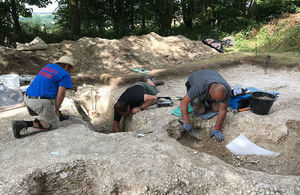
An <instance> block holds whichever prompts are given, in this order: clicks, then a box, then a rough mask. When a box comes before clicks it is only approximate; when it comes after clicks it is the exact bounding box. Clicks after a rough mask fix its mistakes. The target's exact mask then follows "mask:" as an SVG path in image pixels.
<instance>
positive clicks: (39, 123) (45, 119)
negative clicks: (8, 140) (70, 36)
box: [12, 56, 74, 138]
mask: <svg viewBox="0 0 300 195" xmlns="http://www.w3.org/2000/svg"><path fill="white" fill-rule="evenodd" d="M73 67H74V65H73V58H72V57H68V56H62V57H61V58H60V59H59V60H58V61H56V62H55V64H48V65H46V66H45V67H44V68H42V70H41V71H40V72H39V73H38V75H37V76H36V77H35V79H34V80H33V82H32V83H31V85H30V86H29V87H28V89H27V90H26V93H25V95H24V102H25V104H26V107H27V109H28V112H29V114H30V115H31V116H38V118H39V119H37V118H36V119H35V120H34V121H24V120H22V121H12V130H13V134H14V136H15V137H16V138H20V137H22V135H21V132H22V131H23V130H25V129H27V128H28V127H33V128H39V129H42V130H50V129H56V128H58V126H59V122H60V120H65V119H67V118H68V117H66V116H63V115H62V114H61V113H60V111H59V108H60V106H61V104H62V102H63V101H64V98H65V94H66V89H69V88H72V81H71V75H70V73H71V72H72V70H73Z"/></svg>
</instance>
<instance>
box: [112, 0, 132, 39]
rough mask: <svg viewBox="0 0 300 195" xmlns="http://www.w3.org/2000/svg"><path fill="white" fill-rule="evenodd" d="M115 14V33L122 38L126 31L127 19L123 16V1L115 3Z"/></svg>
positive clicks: (118, 0) (119, 0)
mask: <svg viewBox="0 0 300 195" xmlns="http://www.w3.org/2000/svg"><path fill="white" fill-rule="evenodd" d="M115 7H116V14H117V17H116V18H117V21H115V22H116V24H117V31H118V33H119V34H120V35H122V36H124V35H126V34H127V31H128V26H129V25H128V17H127V16H126V15H125V5H124V1H123V0H117V1H116V5H115Z"/></svg>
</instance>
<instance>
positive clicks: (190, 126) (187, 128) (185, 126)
mask: <svg viewBox="0 0 300 195" xmlns="http://www.w3.org/2000/svg"><path fill="white" fill-rule="evenodd" d="M183 128H184V130H186V131H190V130H191V129H192V125H191V124H188V123H183Z"/></svg>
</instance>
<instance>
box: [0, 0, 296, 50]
mask: <svg viewBox="0 0 300 195" xmlns="http://www.w3.org/2000/svg"><path fill="white" fill-rule="evenodd" d="M58 2H59V7H58V9H57V11H56V12H55V13H54V14H53V16H52V15H49V16H47V17H42V16H36V17H34V19H35V20H31V21H28V20H26V18H27V17H29V18H30V17H32V10H30V9H28V8H26V7H25V4H29V5H36V6H38V7H46V6H47V5H48V4H49V3H51V1H50V0H0V45H6V46H12V47H13V46H14V43H15V41H18V42H30V41H31V40H32V39H33V38H34V37H36V36H39V37H41V38H42V39H43V40H44V41H46V42H47V43H51V42H59V41H62V40H65V39H72V40H77V39H78V38H80V37H83V36H89V37H101V38H109V39H112V38H122V37H123V36H128V35H142V34H147V33H149V32H156V33H158V34H160V35H163V36H167V35H178V34H181V35H184V36H187V37H188V38H190V39H194V40H200V39H202V38H204V37H211V38H219V39H221V38H223V37H224V36H228V35H234V34H237V33H241V32H242V33H243V34H244V35H245V36H247V35H248V34H249V32H251V30H253V29H257V28H259V27H261V26H262V25H264V24H266V23H268V22H269V21H270V20H272V19H274V18H277V17H280V16H281V15H282V14H283V13H293V12H296V11H297V10H298V11H299V7H300V0H139V1H138V0H93V1H87V0H59V1H58ZM39 17H40V18H39ZM298 29H299V28H298ZM299 32H300V31H299Z"/></svg>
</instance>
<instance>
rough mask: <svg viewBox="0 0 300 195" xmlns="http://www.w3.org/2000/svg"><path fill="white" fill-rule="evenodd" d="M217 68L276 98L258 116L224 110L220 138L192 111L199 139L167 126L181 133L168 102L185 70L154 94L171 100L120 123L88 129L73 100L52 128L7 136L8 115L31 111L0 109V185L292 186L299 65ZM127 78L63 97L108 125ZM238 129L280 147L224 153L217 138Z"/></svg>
mask: <svg viewBox="0 0 300 195" xmlns="http://www.w3.org/2000/svg"><path fill="white" fill-rule="evenodd" d="M218 71H219V72H220V73H221V74H222V75H223V76H224V77H225V79H227V80H228V82H229V83H230V84H231V85H234V84H242V85H243V86H245V87H246V86H254V87H258V88H261V89H264V90H270V91H278V92H280V98H279V99H278V100H277V101H276V102H275V103H274V105H273V107H272V108H271V111H270V114H269V115H266V116H260V115H255V114H253V113H251V112H249V111H247V112H242V113H238V114H233V113H228V116H227V118H226V121H225V123H224V127H223V132H224V136H225V140H224V142H222V143H218V142H216V141H215V140H214V139H208V134H209V131H210V130H211V127H212V126H213V124H214V122H215V120H216V118H213V119H210V120H205V121H204V120H202V119H199V118H193V120H192V121H193V125H194V126H195V128H198V129H200V131H201V136H202V140H201V141H195V140H192V139H190V138H189V137H183V138H182V139H181V140H180V142H181V143H184V144H186V145H189V146H190V147H191V148H195V149H196V150H192V149H190V148H189V147H185V146H183V145H182V144H181V143H180V142H178V141H177V140H176V139H173V138H172V137H170V135H172V134H171V133H170V132H172V131H173V133H174V132H178V133H179V134H182V132H183V129H182V127H181V126H180V125H179V124H178V122H177V119H178V118H177V117H175V116H172V115H171V114H170V111H171V110H172V109H174V108H176V106H178V105H179V101H178V100H176V96H183V95H184V94H185V87H184V83H185V81H186V77H182V78H176V79H174V78H170V79H169V78H168V77H166V78H165V85H163V86H159V87H158V89H159V91H160V92H159V94H158V96H170V97H171V98H172V99H173V100H174V102H175V106H174V107H163V108H156V107H155V106H152V107H150V108H149V109H146V110H145V111H143V112H139V113H137V114H136V115H134V116H132V117H128V118H127V119H126V121H125V126H124V129H125V130H126V131H128V132H123V133H117V134H102V133H98V132H95V131H92V130H91V129H90V128H89V126H88V124H87V123H86V122H84V120H83V119H82V118H81V115H80V114H79V113H78V112H77V109H76V107H75V105H74V104H73V101H72V100H71V99H68V101H66V102H65V103H64V106H63V111H64V112H65V113H69V114H71V115H72V118H71V120H69V121H65V122H63V123H62V127H61V128H59V129H57V130H53V131H47V132H41V133H36V134H31V135H30V136H27V137H24V138H23V139H18V140H16V139H15V138H14V137H13V136H12V132H11V127H10V122H11V120H12V119H29V118H30V117H29V116H28V114H27V111H26V109H25V108H21V109H17V110H13V111H8V112H5V113H4V114H1V117H0V123H1V124H2V125H1V131H0V137H1V142H0V149H1V150H0V156H1V161H0V167H1V172H0V192H1V194H103V193H104V194H106V193H112V194H117V193H123V194H133V193H135V194H228V193H235V194H236V193H238V194H251V193H266V194H268V193H269V194H298V193H299V192H300V185H299V183H300V177H299V128H298V127H299V117H300V116H299V115H300V113H299V111H298V110H299V108H300V105H299V103H298V102H299V101H298V100H299V99H298V98H299V95H300V94H299V93H300V90H299V85H298V83H299V78H300V73H299V72H293V71H289V70H282V71H280V72H279V71H278V70H269V72H268V74H267V75H265V74H264V71H263V69H262V68H259V67H255V66H252V65H242V66H238V67H233V68H229V69H219V70H218ZM126 87H128V86H124V87H116V88H113V87H110V86H93V87H92V86H83V87H81V88H80V89H79V91H78V92H77V93H76V94H74V93H73V92H70V93H69V94H68V97H70V98H72V99H76V101H80V100H82V101H83V100H84V102H82V103H83V104H82V105H84V107H85V108H84V109H86V110H87V111H88V112H89V113H88V114H89V116H88V117H89V118H90V119H92V123H93V124H94V125H95V126H94V130H96V131H102V130H106V131H111V130H112V105H113V103H114V102H115V101H116V100H117V98H118V97H119V95H120V94H121V93H122V92H123V91H124V90H125V89H126ZM90 94H92V96H91V95H90ZM75 97H77V98H75ZM92 102H93V103H92ZM291 102H293V104H291ZM147 132H150V133H148V134H145V136H144V137H139V136H138V133H147ZM240 133H242V134H244V135H245V136H246V137H247V138H249V139H250V140H251V141H252V142H254V143H256V144H257V145H259V146H262V147H264V148H266V149H269V150H273V151H276V152H280V153H281V155H280V156H279V157H259V156H246V157H242V156H234V155H232V154H230V153H229V152H228V151H226V149H225V148H224V146H225V145H226V144H227V143H229V142H230V141H231V140H233V139H234V138H235V137H237V136H238V135H239V134H240ZM179 137H180V136H179ZM214 156H216V157H214ZM230 164H232V165H230ZM249 169H250V170H249ZM253 170H254V171H253ZM267 173H270V174H271V175H270V174H267ZM293 175H294V176H293Z"/></svg>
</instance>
